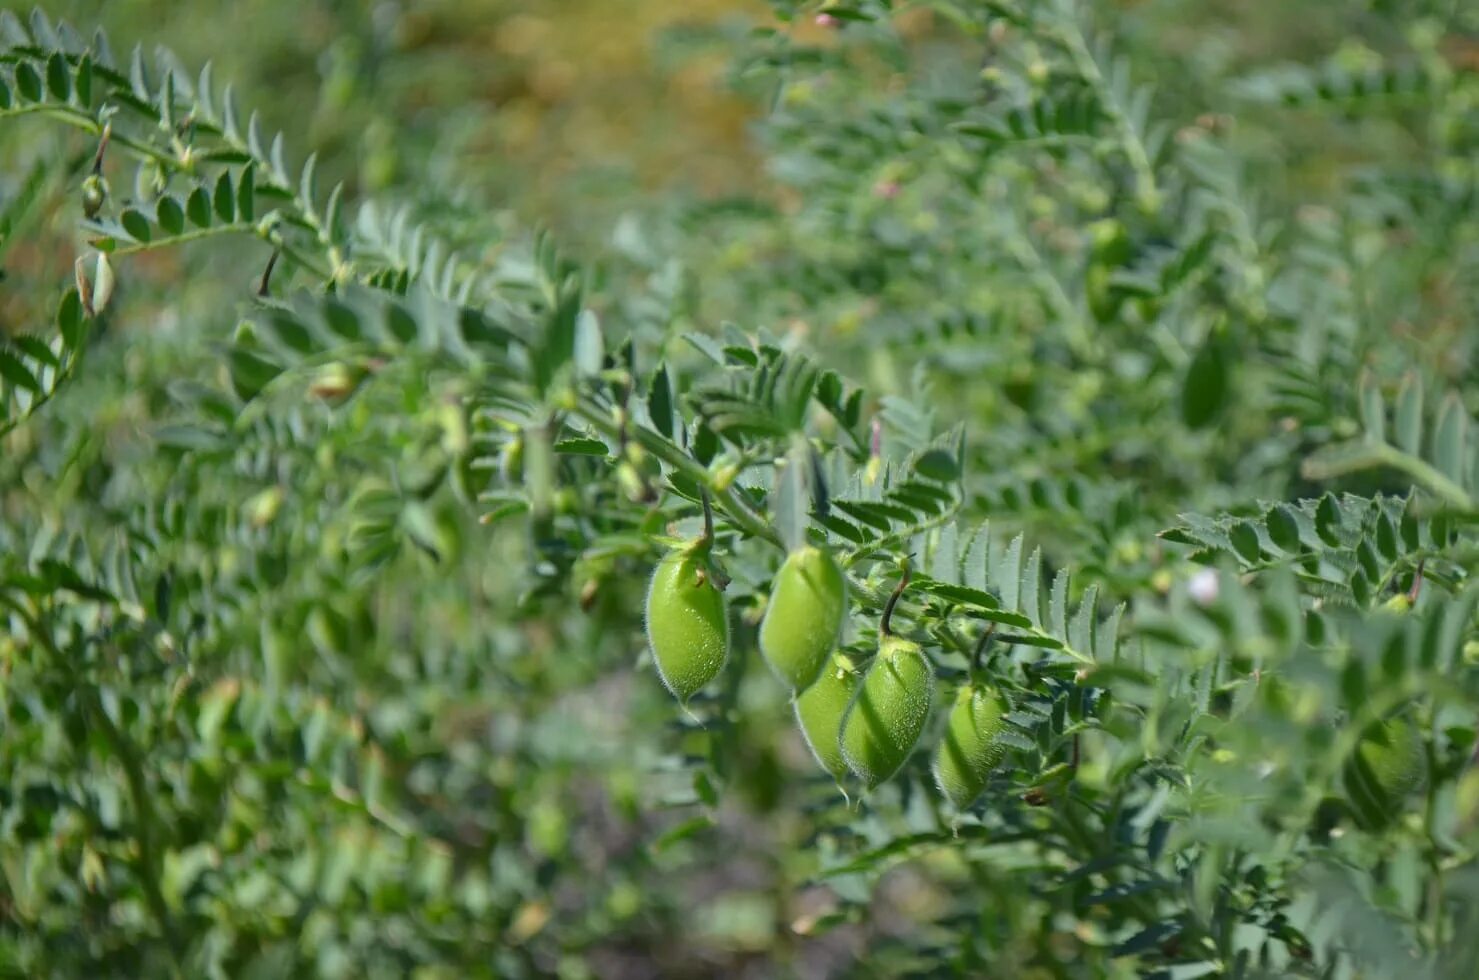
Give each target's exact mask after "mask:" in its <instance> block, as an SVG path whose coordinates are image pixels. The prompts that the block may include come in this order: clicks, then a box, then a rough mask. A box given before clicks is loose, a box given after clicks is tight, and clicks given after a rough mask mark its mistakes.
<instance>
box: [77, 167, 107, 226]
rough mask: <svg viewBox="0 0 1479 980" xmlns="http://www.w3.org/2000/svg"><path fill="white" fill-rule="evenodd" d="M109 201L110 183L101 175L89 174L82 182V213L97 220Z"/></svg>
mask: <svg viewBox="0 0 1479 980" xmlns="http://www.w3.org/2000/svg"><path fill="white" fill-rule="evenodd" d="M107 199H108V182H107V181H106V180H104V179H103V177H102V176H101V175H100V174H89V175H88V176H87V179H86V180H84V181H83V182H82V213H83V214H84V215H86V216H87V217H89V218H96V217H97V216H98V212H99V211H101V210H102V209H103V202H104V201H106V200H107Z"/></svg>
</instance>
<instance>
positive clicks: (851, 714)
mask: <svg viewBox="0 0 1479 980" xmlns="http://www.w3.org/2000/svg"><path fill="white" fill-rule="evenodd" d="M934 692H935V672H934V669H933V668H932V667H931V666H930V662H929V661H928V660H927V659H925V656H924V651H922V650H921V649H920V648H919V644H917V643H913V642H911V641H909V640H905V639H901V638H899V637H896V636H890V637H885V638H884V640H883V643H882V644H881V645H880V647H879V649H878V656H877V657H875V658H874V660H873V663H872V665H871V666H870V667H869V668H868V673H867V675H866V676H865V677H864V678H863V683H862V685H861V686H860V687H859V689H858V693H857V697H855V698H853V701H852V704H850V705H849V706H848V709H847V715H846V717H845V718H844V719H843V721H842V757H843V759H844V760H846V762H847V767H848V768H849V769H851V770H852V771H853V774H854V775H856V776H857V777H858V778H859V779H861V780H862V781H863V784H864V785H865V786H867V787H868V788H869V789H873V788H875V787H877V786H878V785H879V784H881V783H883V782H884V781H885V780H887V779H888V778H889V777H890V776H892V775H893V774H894V773H896V772H898V771H899V768H900V767H901V766H902V765H903V764H904V761H905V760H906V759H908V758H909V753H910V752H911V751H913V749H914V745H915V743H916V742H918V741H919V736H920V733H921V732H923V731H924V724H925V722H926V721H927V720H928V719H929V713H930V704H931V702H932V700H933V698H934Z"/></svg>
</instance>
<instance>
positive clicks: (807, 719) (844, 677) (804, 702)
mask: <svg viewBox="0 0 1479 980" xmlns="http://www.w3.org/2000/svg"><path fill="white" fill-rule="evenodd" d="M861 680H862V675H861V674H860V673H859V672H858V669H857V667H856V666H855V665H854V664H853V662H852V659H851V658H850V657H848V656H847V655H846V654H842V653H838V654H835V655H833V657H832V659H831V660H830V661H828V662H827V664H826V665H825V667H824V668H823V670H822V672H821V676H820V677H818V678H817V679H816V681H815V682H814V683H813V684H812V685H811V686H810V687H808V688H807V689H806V690H804V691H802V692H801V693H800V694H799V695H797V697H796V723H797V724H799V725H800V726H801V734H802V735H803V736H804V737H805V738H806V745H807V747H808V748H810V749H811V754H812V755H813V756H815V757H816V760H817V763H818V764H819V765H820V766H821V767H822V768H823V769H825V770H827V772H829V773H831V774H832V778H833V779H835V780H837V781H838V782H839V783H840V782H842V777H843V776H846V775H847V762H846V760H844V759H843V758H842V719H843V716H844V715H846V714H847V706H848V705H849V704H851V703H852V699H853V695H854V694H856V693H857V690H858V684H859V682H860V681H861Z"/></svg>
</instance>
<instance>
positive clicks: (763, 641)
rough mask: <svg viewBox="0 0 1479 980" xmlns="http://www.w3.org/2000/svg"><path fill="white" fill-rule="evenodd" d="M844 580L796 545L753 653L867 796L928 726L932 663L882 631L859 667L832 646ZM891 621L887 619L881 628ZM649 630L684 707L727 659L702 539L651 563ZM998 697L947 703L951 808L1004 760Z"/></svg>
mask: <svg viewBox="0 0 1479 980" xmlns="http://www.w3.org/2000/svg"><path fill="white" fill-rule="evenodd" d="M846 616H847V579H846V576H845V575H844V574H843V572H842V569H841V567H839V565H838V564H837V561H836V559H835V558H833V556H832V555H831V554H830V553H829V552H827V551H826V550H825V549H822V548H818V547H815V546H811V545H805V546H802V547H799V548H796V549H794V550H793V551H791V552H790V554H788V555H787V556H786V560H785V562H784V563H783V564H782V565H781V568H780V570H779V571H778V572H777V573H776V576H775V581H774V583H773V586H772V588H771V594H770V600H769V602H768V604H767V606H766V609H765V615H764V617H763V619H762V620H761V623H760V632H759V645H760V652H761V654H762V655H763V656H764V658H765V660H766V662H767V663H768V664H769V665H770V669H771V671H772V672H773V673H774V674H775V676H776V678H777V679H779V680H780V681H781V683H783V684H784V685H785V686H786V687H787V688H788V689H789V690H790V691H791V694H792V702H793V708H794V711H795V715H796V723H797V726H798V727H799V728H800V730H801V734H802V736H803V738H804V739H805V740H806V744H807V746H808V747H809V748H810V749H811V752H812V755H813V756H815V757H816V761H817V764H818V765H819V766H821V767H822V769H824V770H826V771H827V772H828V773H829V774H830V775H831V776H832V778H833V779H835V780H837V782H838V783H839V784H840V783H842V782H843V780H844V779H846V778H847V776H848V775H849V774H851V775H852V776H853V777H855V778H856V779H857V780H859V781H860V782H861V783H862V784H863V785H864V786H865V787H866V788H868V789H870V790H871V789H873V788H875V787H877V786H879V785H880V784H882V783H883V782H885V781H887V780H888V779H889V778H891V777H892V776H893V775H894V774H895V773H897V772H898V771H899V770H900V768H902V767H903V765H904V763H905V762H906V761H907V760H908V759H909V756H910V755H911V754H912V753H913V751H914V749H915V746H916V745H917V744H918V743H919V739H920V737H921V736H922V735H923V733H924V729H925V727H926V725H927V724H928V722H929V717H930V710H931V708H932V706H933V704H934V697H935V672H934V667H933V666H932V664H931V663H930V661H929V658H928V657H926V656H925V654H924V651H923V650H922V649H921V648H920V646H919V644H917V643H914V642H913V641H911V640H908V639H904V638H902V637H898V636H893V635H891V634H889V633H887V630H886V629H885V635H884V637H883V639H882V641H881V642H880V644H879V649H878V654H877V655H876V656H874V657H873V658H871V660H870V661H869V662H868V663H867V664H866V665H864V666H860V665H859V664H858V663H857V662H855V661H854V660H853V658H851V657H849V656H848V655H846V654H845V653H842V652H840V651H839V650H838V649H837V645H838V640H839V638H840V635H841V632H842V626H843V622H844V620H845V619H846ZM886 619H887V617H885V620H886ZM647 633H648V640H649V643H650V645H651V649H652V655H653V659H654V661H655V662H656V664H657V669H658V673H659V675H660V676H661V678H662V681H663V683H664V684H665V685H666V686H667V688H668V690H669V691H671V692H672V694H673V696H674V697H676V698H677V699H678V700H679V701H680V702H682V703H684V704H687V702H688V700H689V699H690V698H692V697H693V695H694V694H696V693H697V692H698V691H699V690H700V689H702V688H703V687H704V686H705V685H707V684H708V683H710V682H711V681H712V680H713V679H714V678H715V677H716V676H718V674H719V671H720V670H721V669H722V668H723V666H724V663H725V660H726V658H727V656H728V652H729V622H728V611H727V608H726V603H725V599H724V593H723V592H722V591H720V589H719V588H717V587H716V586H715V584H714V576H713V575H712V574H711V573H710V572H709V569H708V542H707V541H704V540H702V539H700V540H699V541H695V542H691V543H689V544H688V545H685V546H682V547H679V548H677V549H675V550H674V551H672V552H671V553H669V554H668V555H667V556H666V557H665V558H663V560H662V561H661V562H660V563H659V564H658V566H657V569H656V571H655V572H654V573H653V577H652V586H651V588H650V589H649V590H648V594H647ZM1006 709H1007V706H1006V701H1005V699H1004V698H1002V696H1001V695H1000V694H999V693H998V692H997V691H995V690H994V689H992V688H990V687H987V686H985V685H981V684H978V683H975V682H972V683H970V684H968V685H966V686H964V687H962V688H961V689H960V691H959V693H958V695H957V697H956V699H955V702H954V704H953V705H952V707H951V711H950V717H949V719H948V721H947V723H946V731H945V736H944V738H943V740H942V741H941V743H940V745H939V746H938V747H937V749H936V752H935V757H934V764H933V771H934V776H935V781H936V783H937V784H938V785H939V787H940V791H941V792H942V793H943V794H944V795H945V797H946V798H947V799H949V800H950V801H951V803H952V804H953V805H954V806H956V807H957V808H960V809H963V808H965V807H967V806H969V805H970V804H971V803H973V802H974V801H975V800H976V799H977V798H978V797H979V796H980V795H981V793H982V792H983V791H984V790H985V787H986V783H987V780H988V779H989V777H990V774H991V772H992V770H994V769H995V768H996V767H997V766H998V765H1000V763H1001V761H1002V758H1003V756H1004V754H1005V751H1006V749H1005V744H1004V743H1003V741H1002V738H1001V736H1002V733H1003V731H1004V729H1005V726H1006V723H1005V720H1004V716H1005V714H1006Z"/></svg>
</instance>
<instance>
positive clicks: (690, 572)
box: [647, 545, 729, 704]
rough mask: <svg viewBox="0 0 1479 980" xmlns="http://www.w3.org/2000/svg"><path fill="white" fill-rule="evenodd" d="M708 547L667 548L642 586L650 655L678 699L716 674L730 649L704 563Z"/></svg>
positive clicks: (721, 604)
mask: <svg viewBox="0 0 1479 980" xmlns="http://www.w3.org/2000/svg"><path fill="white" fill-rule="evenodd" d="M707 550H708V549H707V548H706V547H705V548H697V547H695V546H693V545H689V546H687V547H683V548H678V549H676V550H674V551H672V552H670V553H669V554H668V555H667V557H665V558H663V560H662V561H661V562H659V563H658V566H657V570H656V571H654V572H653V573H652V585H651V587H650V588H649V589H648V590H647V642H648V644H649V645H650V646H651V648H652V659H653V660H654V661H655V662H656V663H657V672H658V675H659V676H660V677H661V678H662V682H663V683H664V684H665V685H667V688H668V690H669V691H671V692H672V694H673V696H674V697H675V698H677V699H678V700H679V702H681V703H682V704H687V703H688V700H689V698H691V697H693V695H694V694H696V693H698V691H699V690H700V689H701V688H702V687H703V686H704V685H705V684H707V683H709V682H710V681H711V680H713V679H714V678H715V677H716V676H717V675H718V674H719V670H720V668H722V667H723V666H724V660H725V658H726V657H727V656H728V654H729V616H728V613H727V610H726V608H725V601H724V593H722V592H720V591H719V590H718V589H717V588H715V586H714V582H713V578H712V576H711V575H710V574H709V572H708V569H707V567H706V566H707V562H706V561H705V559H706V558H707Z"/></svg>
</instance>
